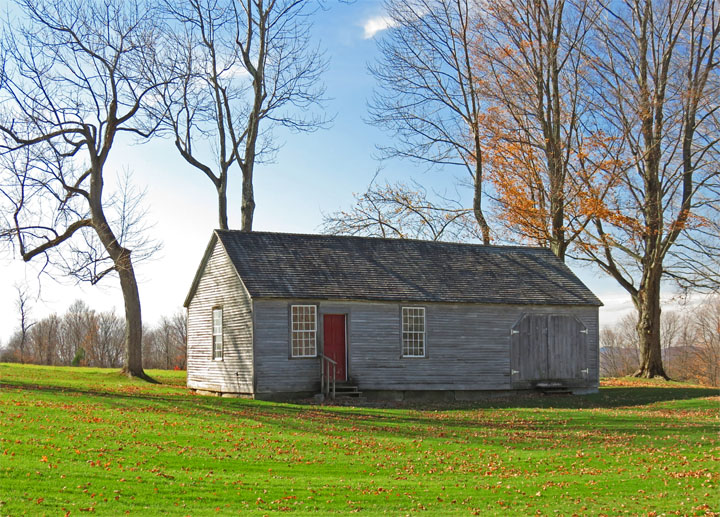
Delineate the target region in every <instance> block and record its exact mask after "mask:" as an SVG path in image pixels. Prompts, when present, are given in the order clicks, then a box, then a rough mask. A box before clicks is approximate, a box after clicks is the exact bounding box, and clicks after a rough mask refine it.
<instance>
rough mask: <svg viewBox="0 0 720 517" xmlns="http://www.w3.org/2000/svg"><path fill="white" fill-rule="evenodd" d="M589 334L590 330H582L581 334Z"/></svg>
mask: <svg viewBox="0 0 720 517" xmlns="http://www.w3.org/2000/svg"><path fill="white" fill-rule="evenodd" d="M587 333H588V329H582V330H581V331H580V334H587Z"/></svg>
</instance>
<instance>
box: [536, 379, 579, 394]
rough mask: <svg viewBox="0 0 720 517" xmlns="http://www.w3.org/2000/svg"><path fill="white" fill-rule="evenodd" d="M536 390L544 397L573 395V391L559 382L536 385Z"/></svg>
mask: <svg viewBox="0 0 720 517" xmlns="http://www.w3.org/2000/svg"><path fill="white" fill-rule="evenodd" d="M535 389H536V390H538V391H539V392H540V393H542V394H543V395H572V390H571V389H570V388H568V387H567V386H563V385H562V384H560V383H557V382H541V383H538V384H536V385H535Z"/></svg>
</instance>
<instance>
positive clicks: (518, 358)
mask: <svg viewBox="0 0 720 517" xmlns="http://www.w3.org/2000/svg"><path fill="white" fill-rule="evenodd" d="M510 335H511V337H510V366H511V378H512V381H513V382H514V383H523V382H530V383H532V382H537V381H564V380H574V379H582V378H583V377H584V374H585V373H587V366H586V364H587V329H586V328H585V325H583V324H582V323H581V322H580V321H579V320H578V319H577V318H575V317H574V316H567V315H557V314H551V315H548V314H525V315H524V316H523V317H522V318H521V319H520V321H518V322H517V323H516V324H515V325H514V326H513V328H512V329H511V330H510Z"/></svg>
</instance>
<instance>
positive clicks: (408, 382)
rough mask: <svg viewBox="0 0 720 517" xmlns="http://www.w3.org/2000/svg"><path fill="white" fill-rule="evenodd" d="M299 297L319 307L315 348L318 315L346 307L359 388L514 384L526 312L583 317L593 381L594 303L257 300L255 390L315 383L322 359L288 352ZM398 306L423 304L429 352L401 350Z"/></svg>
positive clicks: (352, 372)
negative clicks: (514, 342)
mask: <svg viewBox="0 0 720 517" xmlns="http://www.w3.org/2000/svg"><path fill="white" fill-rule="evenodd" d="M300 303H302V304H307V303H312V304H315V305H317V306H318V345H319V350H322V315H323V314H347V327H348V328H347V335H348V340H347V341H348V376H349V377H350V378H351V379H352V380H353V381H354V382H356V383H357V384H358V386H359V387H360V389H361V390H497V389H512V388H513V385H512V380H511V370H510V329H511V328H512V327H513V326H514V325H515V324H516V323H517V322H518V321H519V320H520V318H521V317H522V315H523V314H524V313H529V312H530V313H540V314H567V315H572V316H575V317H577V318H578V320H580V321H581V322H582V323H583V325H584V326H585V327H586V328H587V329H588V335H587V341H586V343H587V363H588V368H589V373H588V376H587V380H585V381H583V382H584V383H585V384H584V385H586V386H588V387H595V386H597V379H598V309H597V307H590V306H582V307H575V306H572V307H571V306H535V305H532V306H529V305H528V306H521V305H518V306H510V305H477V304H424V305H420V304H395V303H375V302H346V303H340V302H326V301H308V300H282V301H278V300H255V302H254V310H255V319H254V322H255V329H254V335H255V347H256V348H255V350H256V352H255V353H256V357H255V372H256V378H257V380H256V389H257V392H258V393H272V392H294V391H313V390H317V389H319V371H320V361H319V359H318V358H311V359H291V358H290V345H289V339H290V329H289V307H290V305H291V304H300ZM403 306H424V307H425V309H426V310H425V315H426V357H423V358H403V357H402V353H401V346H402V345H401V334H400V332H401V329H400V324H401V308H402V307H403Z"/></svg>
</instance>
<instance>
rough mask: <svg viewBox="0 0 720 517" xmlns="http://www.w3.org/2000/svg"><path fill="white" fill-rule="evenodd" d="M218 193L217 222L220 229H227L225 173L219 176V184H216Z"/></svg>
mask: <svg viewBox="0 0 720 517" xmlns="http://www.w3.org/2000/svg"><path fill="white" fill-rule="evenodd" d="M217 194H218V224H219V225H220V229H221V230H227V229H228V213H227V173H226V174H225V175H224V178H223V177H222V176H221V180H220V184H219V185H218V186H217Z"/></svg>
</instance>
